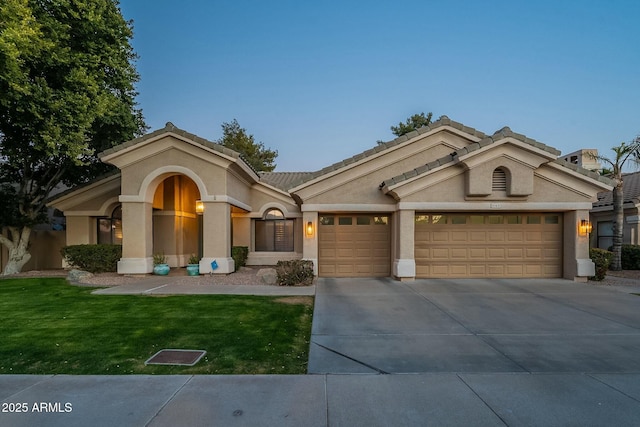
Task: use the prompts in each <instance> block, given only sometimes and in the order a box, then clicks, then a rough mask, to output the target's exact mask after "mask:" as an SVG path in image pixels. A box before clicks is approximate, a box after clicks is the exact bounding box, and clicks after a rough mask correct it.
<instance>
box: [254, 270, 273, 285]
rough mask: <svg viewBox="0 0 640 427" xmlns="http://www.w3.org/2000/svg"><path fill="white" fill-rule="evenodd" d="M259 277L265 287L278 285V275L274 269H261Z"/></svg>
mask: <svg viewBox="0 0 640 427" xmlns="http://www.w3.org/2000/svg"><path fill="white" fill-rule="evenodd" d="M257 276H258V277H259V278H260V280H262V283H264V284H265V285H275V284H276V283H278V273H276V270H275V269H273V268H261V269H260V270H258V273H257Z"/></svg>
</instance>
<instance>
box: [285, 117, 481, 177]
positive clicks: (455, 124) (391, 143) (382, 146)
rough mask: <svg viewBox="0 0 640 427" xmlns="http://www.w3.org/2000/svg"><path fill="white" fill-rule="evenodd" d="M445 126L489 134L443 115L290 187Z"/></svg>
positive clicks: (470, 132)
mask: <svg viewBox="0 0 640 427" xmlns="http://www.w3.org/2000/svg"><path fill="white" fill-rule="evenodd" d="M443 126H450V127H452V128H454V129H458V130H460V131H462V132H465V133H468V134H470V135H473V136H475V137H478V138H486V136H487V135H485V134H484V133H482V132H480V131H479V130H476V129H474V128H471V127H469V126H465V125H463V124H462V123H458V122H455V121H453V120H451V119H449V117H447V116H442V117H440V118H439V119H438V120H437V121H435V122H433V123H431V124H429V125H427V126H423V127H421V128H419V129H417V130H414V131H412V132H409V133H408V134H406V135H402V136H399V137H397V138H395V139H393V140H391V141H388V142H384V143H382V144H378V145H376V146H375V147H372V148H370V149H368V150H365V151H363V152H362V153H359V154H356V155H355V156H352V157H349V158H347V159H344V160H342V161H340V162H337V163H334V164H332V165H329V166H327V167H325V168H323V169H320V170H318V171H315V172H311V173H310V174H309V175H308V176H306V177H304V178H301V179H300V181H298V182H295V183H293V184H294V185H292V186H291V187H290V188H293V187H296V186H298V185H301V184H304V183H305V182H307V181H311V180H312V179H315V178H318V177H320V176H322V175H326V174H328V173H330V172H333V171H336V170H338V169H341V168H343V167H345V166H348V165H350V164H353V163H356V162H358V161H360V160H362V159H365V158H367V157H371V156H373V155H374V154H377V153H380V152H382V151H385V150H388V149H390V148H392V147H395V146H396V145H399V144H402V143H403V142H405V141H408V140H410V139H412V138H415V137H416V136H419V135H422V134H424V133H427V132H429V131H432V130H434V129H438V128H440V127H443Z"/></svg>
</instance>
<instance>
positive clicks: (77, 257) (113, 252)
mask: <svg viewBox="0 0 640 427" xmlns="http://www.w3.org/2000/svg"><path fill="white" fill-rule="evenodd" d="M60 253H62V256H63V257H64V258H65V259H66V260H67V262H68V263H69V264H70V265H72V266H74V267H76V268H79V269H80V270H84V271H89V272H91V273H103V272H107V271H109V272H115V271H116V270H117V268H118V261H119V260H120V258H122V245H72V246H65V247H64V248H62V249H61V250H60Z"/></svg>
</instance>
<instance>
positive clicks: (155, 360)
mask: <svg viewBox="0 0 640 427" xmlns="http://www.w3.org/2000/svg"><path fill="white" fill-rule="evenodd" d="M205 354H207V352H206V351H204V350H174V349H165V350H160V351H159V352H157V353H156V354H154V355H153V356H151V358H150V359H149V360H147V361H146V362H144V364H145V365H178V366H193V365H195V364H196V363H198V362H199V361H200V359H202V356H204V355H205Z"/></svg>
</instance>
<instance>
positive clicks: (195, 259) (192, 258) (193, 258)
mask: <svg viewBox="0 0 640 427" xmlns="http://www.w3.org/2000/svg"><path fill="white" fill-rule="evenodd" d="M187 264H200V257H198V255H196V254H191V256H190V257H189V261H187Z"/></svg>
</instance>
